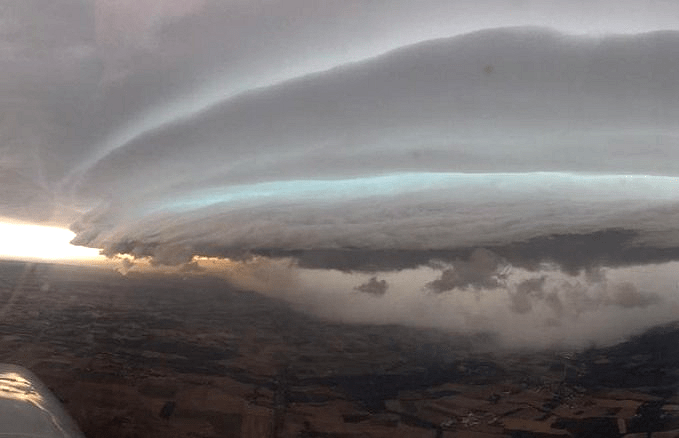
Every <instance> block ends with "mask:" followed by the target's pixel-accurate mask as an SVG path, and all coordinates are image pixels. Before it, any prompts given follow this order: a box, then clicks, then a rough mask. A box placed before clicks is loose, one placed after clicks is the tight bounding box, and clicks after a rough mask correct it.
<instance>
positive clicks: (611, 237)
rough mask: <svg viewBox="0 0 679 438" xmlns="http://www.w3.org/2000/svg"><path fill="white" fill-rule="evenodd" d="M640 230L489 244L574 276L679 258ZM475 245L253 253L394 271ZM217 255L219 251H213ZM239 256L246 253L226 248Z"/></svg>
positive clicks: (512, 258) (467, 254)
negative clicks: (647, 242)
mask: <svg viewBox="0 0 679 438" xmlns="http://www.w3.org/2000/svg"><path fill="white" fill-rule="evenodd" d="M638 236H639V233H637V232H635V231H632V230H621V229H612V230H602V231H597V232H594V233H588V234H554V235H548V236H540V237H535V238H532V239H528V240H526V241H519V242H513V243H509V244H503V245H488V246H485V247H484V248H485V249H487V250H489V251H491V252H492V253H494V254H496V255H497V256H499V257H500V258H502V259H503V260H504V261H505V262H506V263H507V264H510V265H512V266H514V267H517V268H523V269H526V270H529V271H538V270H540V269H542V268H544V267H545V266H544V265H545V264H547V265H552V266H554V267H558V268H559V269H561V270H562V271H564V272H566V273H569V274H571V275H576V274H579V273H582V272H583V271H589V270H593V269H596V268H599V267H625V266H633V265H644V264H657V263H666V262H671V261H677V260H679V247H654V246H649V245H645V244H643V243H642V244H640V243H639V241H638ZM476 249H477V248H476V247H466V248H455V249H448V250H446V249H441V250H396V249H391V250H366V249H349V248H348V249H326V250H323V249H317V250H297V251H286V250H254V251H252V254H257V255H262V256H268V257H274V258H276V257H291V258H294V259H296V260H297V261H298V264H299V266H300V267H304V268H311V269H338V270H341V271H366V272H373V271H391V270H403V269H409V268H415V267H418V266H427V265H430V264H431V263H432V262H444V263H452V262H455V261H459V260H469V259H470V258H471V255H472V254H473V252H474V251H475V250H476ZM214 255H217V253H214ZM223 255H225V256H231V257H235V258H241V257H243V254H238V253H236V252H229V251H226V252H224V253H223Z"/></svg>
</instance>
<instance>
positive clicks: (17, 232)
mask: <svg viewBox="0 0 679 438" xmlns="http://www.w3.org/2000/svg"><path fill="white" fill-rule="evenodd" d="M74 236H75V233H73V232H72V231H69V230H67V229H64V228H58V227H48V226H43V225H32V224H24V223H14V222H0V259H20V260H45V261H78V262H100V261H104V260H105V257H104V256H102V255H100V254H99V250H98V249H96V248H85V247H82V246H75V245H71V244H70V241H71V240H72V239H73V237H74Z"/></svg>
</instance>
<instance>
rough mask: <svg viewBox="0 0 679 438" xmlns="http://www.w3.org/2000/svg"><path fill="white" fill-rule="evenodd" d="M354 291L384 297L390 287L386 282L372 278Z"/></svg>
mask: <svg viewBox="0 0 679 438" xmlns="http://www.w3.org/2000/svg"><path fill="white" fill-rule="evenodd" d="M354 289H355V290H357V291H359V292H363V293H366V294H370V295H375V296H382V295H384V294H385V293H387V289H389V285H388V284H387V281H386V280H378V279H377V277H372V278H370V280H368V282H366V283H363V284H361V285H358V286H356V287H355V288H354Z"/></svg>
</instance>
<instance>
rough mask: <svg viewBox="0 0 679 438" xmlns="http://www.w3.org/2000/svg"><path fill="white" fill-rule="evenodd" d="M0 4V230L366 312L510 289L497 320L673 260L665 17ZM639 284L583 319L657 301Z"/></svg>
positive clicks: (673, 68) (237, 5)
mask: <svg viewBox="0 0 679 438" xmlns="http://www.w3.org/2000/svg"><path fill="white" fill-rule="evenodd" d="M10 3H11V4H10ZM10 3H7V4H0V8H2V11H3V14H0V17H2V18H0V29H1V30H0V78H1V79H2V80H1V81H0V217H2V218H7V219H11V220H15V219H18V220H22V221H27V222H34V223H51V224H56V225H60V226H64V227H69V228H70V229H71V230H72V231H74V232H75V233H76V237H75V239H74V240H73V243H74V244H77V245H83V246H88V247H92V248H98V249H100V250H101V251H102V253H103V254H105V255H107V256H110V257H112V258H114V257H118V256H121V255H128V256H132V257H133V258H137V259H143V258H149V259H150V260H151V262H152V263H153V264H154V265H157V266H162V265H171V266H184V267H185V269H189V270H196V269H194V268H197V265H196V260H197V259H198V258H201V257H214V258H222V259H229V260H232V261H241V262H243V263H246V262H248V261H249V262H252V261H253V260H255V259H256V260H257V261H256V263H262V262H261V259H262V258H264V259H270V260H272V262H271V263H278V262H280V261H286V263H287V261H290V266H294V268H295V269H301V270H337V271H341V272H346V273H355V274H356V275H357V276H361V280H360V281H356V279H354V280H355V281H354V283H353V286H351V287H349V290H353V291H354V292H356V291H358V292H365V293H364V294H363V295H365V299H373V298H376V297H379V298H380V299H381V300H386V299H388V297H389V296H390V295H391V294H392V290H398V285H395V284H394V281H393V280H392V279H390V278H383V273H398V272H401V271H404V270H410V269H433V270H434V271H436V273H437V274H436V276H435V277H432V278H429V280H427V281H424V282H423V283H422V285H421V286H422V287H423V290H424V291H425V292H424V293H435V294H443V295H445V294H447V293H454V292H455V291H459V290H468V291H474V290H476V291H481V290H492V289H497V288H505V289H507V287H508V286H507V284H508V283H507V281H509V280H508V279H509V276H511V274H510V272H514V271H516V270H521V271H522V272H524V273H526V274H525V276H528V275H530V276H531V277H530V278H523V279H522V280H521V281H524V282H523V283H521V284H519V285H518V286H516V287H515V288H514V289H511V288H509V289H507V291H508V292H507V293H508V295H507V299H508V300H509V301H508V302H507V303H505V308H507V306H509V308H511V309H512V310H513V312H514V313H515V314H528V313H530V311H531V309H533V308H534V307H535V306H536V305H544V306H547V308H549V309H551V311H552V312H553V313H554V314H555V315H558V314H561V313H563V312H565V310H563V309H565V308H567V307H568V305H567V304H565V302H564V296H561V295H558V294H557V295H555V294H554V293H553V291H550V290H549V288H548V287H547V285H548V284H552V282H553V278H552V277H549V278H547V277H544V276H543V275H546V274H544V271H545V270H550V269H552V270H553V269H556V270H558V271H561V272H562V273H564V274H565V275H567V276H571V277H573V278H575V277H578V276H580V275H588V276H590V278H594V277H595V276H596V275H597V274H596V273H597V272H601V270H602V269H612V268H621V269H622V268H628V267H633V266H640V265H651V264H661V263H667V262H672V261H676V260H679V233H677V230H676V224H677V221H678V220H679V165H678V164H677V163H679V125H677V120H679V75H677V71H679V31H677V29H679V18H677V17H679V9H678V7H677V6H676V5H674V4H672V3H670V2H662V1H651V0H649V1H648V2H644V3H647V4H646V6H647V7H643V8H641V7H639V3H640V2H635V1H618V2H609V1H593V2H592V1H588V2H584V1H574V2H568V4H556V3H554V2H542V1H524V2H502V1H494V0H483V1H477V2H448V1H440V0H424V1H419V2H411V1H401V0H389V1H386V0H369V1H367V2H362V3H361V4H360V5H358V4H356V3H355V2H350V1H327V2H320V3H319V2H315V1H309V0H285V1H283V0H280V1H271V2H250V1H240V0H232V1H231V0H230V1H212V0H191V1H187V0H182V1H175V0H164V1H160V0H144V1H135V2H130V1H117V2H109V1H103V0H91V1H81V0H54V1H51V2H44V1H41V0H25V1H22V2H19V3H16V2H10ZM15 3H16V4H15ZM489 11H490V12H489ZM125 260H127V259H125ZM276 260H278V261H276ZM126 263H127V265H126V266H125V270H127V269H129V268H133V264H132V262H131V261H129V260H128V261H127V262H126ZM128 265H129V266H128ZM512 270H514V271H512ZM257 272H260V271H257ZM550 272H551V271H550ZM528 273H530V274H528ZM364 275H368V276H369V277H368V278H363V277H362V276H364ZM394 275H395V274H394ZM522 275H523V274H522ZM550 275H551V274H550ZM512 278H513V277H512ZM578 278H579V277H578ZM512 281H513V280H512ZM516 281H519V280H518V279H516ZM564 281H566V280H564ZM545 282H546V283H545ZM357 285H358V286H357ZM634 287H636V286H634V285H631V286H629V287H628V286H624V287H623V286H621V287H618V288H617V289H616V288H613V287H611V288H609V289H608V292H607V295H606V298H605V299H604V298H601V299H600V300H599V301H596V303H598V304H597V305H604V304H606V305H613V304H611V303H614V304H615V306H617V307H622V308H626V309H631V308H645V307H648V306H652V305H655V304H657V303H658V302H659V301H658V299H656V298H654V297H655V296H654V295H644V293H641V292H638V290H637V289H634ZM420 292H422V291H420ZM418 293H419V292H418ZM571 296H574V295H573V294H571ZM559 309H561V310H559ZM560 312H561V313H560Z"/></svg>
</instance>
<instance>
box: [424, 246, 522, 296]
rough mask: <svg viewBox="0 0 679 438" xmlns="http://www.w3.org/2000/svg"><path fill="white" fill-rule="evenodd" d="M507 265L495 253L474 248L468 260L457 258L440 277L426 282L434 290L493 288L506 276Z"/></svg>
mask: <svg viewBox="0 0 679 438" xmlns="http://www.w3.org/2000/svg"><path fill="white" fill-rule="evenodd" d="M508 268H509V266H508V265H507V264H506V263H504V262H503V260H502V259H501V258H500V257H498V256H497V255H496V254H494V253H492V252H491V251H488V250H486V249H476V250H474V251H473V252H472V254H471V256H470V257H469V260H468V261H464V260H457V261H455V262H453V266H452V267H450V268H446V269H444V270H443V272H442V273H441V277H440V278H438V279H436V280H434V281H431V282H429V283H427V284H426V287H427V288H428V289H430V290H432V291H434V292H438V293H441V292H447V291H450V290H453V289H467V288H470V287H471V288H475V289H493V288H497V287H500V286H501V285H502V284H503V283H502V281H503V280H505V279H506V278H507V270H508Z"/></svg>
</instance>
